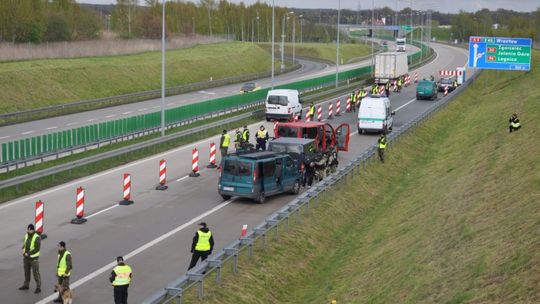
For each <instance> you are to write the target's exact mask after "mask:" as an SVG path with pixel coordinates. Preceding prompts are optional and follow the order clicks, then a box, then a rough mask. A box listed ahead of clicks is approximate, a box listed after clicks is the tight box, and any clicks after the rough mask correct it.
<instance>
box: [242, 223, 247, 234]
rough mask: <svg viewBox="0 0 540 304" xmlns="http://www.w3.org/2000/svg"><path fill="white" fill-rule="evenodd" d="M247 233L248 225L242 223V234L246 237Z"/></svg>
mask: <svg viewBox="0 0 540 304" xmlns="http://www.w3.org/2000/svg"><path fill="white" fill-rule="evenodd" d="M246 234H247V225H242V233H241V236H242V237H245V236H246Z"/></svg>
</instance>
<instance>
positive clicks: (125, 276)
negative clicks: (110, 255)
mask: <svg viewBox="0 0 540 304" xmlns="http://www.w3.org/2000/svg"><path fill="white" fill-rule="evenodd" d="M113 271H114V273H115V274H116V277H115V278H114V281H113V282H112V285H113V286H124V285H129V283H131V267H129V266H128V265H118V266H116V267H114V269H113Z"/></svg>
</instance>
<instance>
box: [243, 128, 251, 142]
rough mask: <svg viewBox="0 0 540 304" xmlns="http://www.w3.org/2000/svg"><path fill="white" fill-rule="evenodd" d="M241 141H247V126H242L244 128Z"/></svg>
mask: <svg viewBox="0 0 540 304" xmlns="http://www.w3.org/2000/svg"><path fill="white" fill-rule="evenodd" d="M242 141H243V142H245V143H248V142H249V129H248V127H247V126H244V130H243V131H242Z"/></svg>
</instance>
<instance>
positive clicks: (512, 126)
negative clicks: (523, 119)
mask: <svg viewBox="0 0 540 304" xmlns="http://www.w3.org/2000/svg"><path fill="white" fill-rule="evenodd" d="M508 123H509V126H508V131H509V132H510V133H512V131H517V130H519V129H521V123H520V122H519V118H518V117H517V114H516V113H514V114H512V116H510V119H508Z"/></svg>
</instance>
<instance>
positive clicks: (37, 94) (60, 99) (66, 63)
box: [0, 42, 271, 113]
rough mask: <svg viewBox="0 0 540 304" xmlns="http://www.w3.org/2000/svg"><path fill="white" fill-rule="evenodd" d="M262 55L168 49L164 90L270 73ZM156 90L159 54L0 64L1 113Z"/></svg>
mask: <svg viewBox="0 0 540 304" xmlns="http://www.w3.org/2000/svg"><path fill="white" fill-rule="evenodd" d="M270 65H271V58H270V57H269V56H268V54H267V52H265V51H264V50H262V49H261V48H259V47H257V46H256V45H252V44H250V43H240V42H229V43H218V44H207V45H198V46H195V47H190V48H185V49H180V50H171V51H167V54H166V80H167V83H166V85H167V87H172V86H179V85H184V84H188V83H193V82H200V81H207V80H209V79H210V77H213V79H220V78H225V77H232V76H238V75H246V74H253V73H264V72H267V71H269V70H270ZM159 88H161V53H160V52H147V53H142V54H136V55H125V56H111V57H88V58H77V59H54V60H29V61H16V62H3V63H0V113H9V112H15V111H21V110H27V109H32V108H39V107H44V106H50V105H56V104H64V103H67V102H73V101H78V100H86V99H94V98H100V97H108V96H115V95H121V94H127V93H134V92H140V91H146V90H154V89H159Z"/></svg>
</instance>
